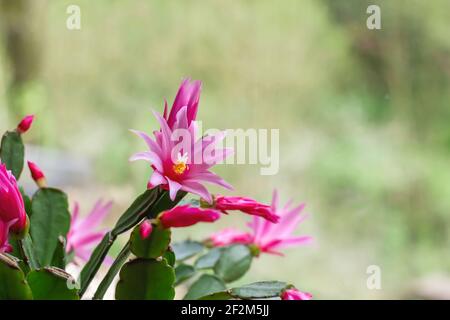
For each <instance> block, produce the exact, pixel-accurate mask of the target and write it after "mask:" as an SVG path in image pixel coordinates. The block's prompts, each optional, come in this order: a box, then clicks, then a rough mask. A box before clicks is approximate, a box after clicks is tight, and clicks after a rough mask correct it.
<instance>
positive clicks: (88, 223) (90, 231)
mask: <svg viewBox="0 0 450 320" xmlns="http://www.w3.org/2000/svg"><path fill="white" fill-rule="evenodd" d="M111 207H112V202H107V203H105V204H103V203H102V201H101V200H100V201H97V202H96V204H95V205H94V208H93V209H92V210H91V212H90V213H89V214H88V215H87V216H85V217H80V215H79V211H80V208H79V205H78V203H75V207H74V209H73V213H72V219H71V222H70V230H69V232H68V234H67V245H66V251H67V252H68V253H71V252H73V253H74V256H75V261H74V262H75V263H77V264H79V262H80V260H81V261H88V260H89V257H90V255H91V253H92V250H93V249H94V247H95V246H96V245H97V244H98V243H99V242H100V240H101V239H102V238H103V236H104V235H105V233H106V230H100V229H99V227H100V225H101V224H102V222H103V220H104V219H105V218H106V216H107V215H108V214H109V212H110V210H111Z"/></svg>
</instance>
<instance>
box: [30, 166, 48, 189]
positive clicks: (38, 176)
mask: <svg viewBox="0 0 450 320" xmlns="http://www.w3.org/2000/svg"><path fill="white" fill-rule="evenodd" d="M28 168H29V169H30V172H31V177H32V178H33V180H34V182H36V184H37V185H38V186H39V188H45V187H46V186H47V181H46V179H45V175H44V173H43V172H42V170H41V169H40V168H39V167H38V166H37V165H36V164H35V163H34V162H31V161H28Z"/></svg>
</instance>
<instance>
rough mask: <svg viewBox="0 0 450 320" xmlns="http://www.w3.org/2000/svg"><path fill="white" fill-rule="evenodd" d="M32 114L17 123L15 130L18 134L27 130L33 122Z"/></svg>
mask: <svg viewBox="0 0 450 320" xmlns="http://www.w3.org/2000/svg"><path fill="white" fill-rule="evenodd" d="M33 120H34V115H28V116H25V117H24V118H23V119H22V120H21V121H20V123H19V124H18V125H17V132H19V133H20V134H22V133H25V132H27V131H28V130H29V129H30V127H31V124H32V123H33Z"/></svg>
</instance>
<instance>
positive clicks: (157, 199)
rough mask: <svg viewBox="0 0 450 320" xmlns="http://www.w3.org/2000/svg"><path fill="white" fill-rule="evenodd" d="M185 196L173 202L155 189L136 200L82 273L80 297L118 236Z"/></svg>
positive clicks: (167, 194)
mask: <svg viewBox="0 0 450 320" xmlns="http://www.w3.org/2000/svg"><path fill="white" fill-rule="evenodd" d="M185 195H186V192H183V191H179V192H178V194H177V197H176V198H175V200H174V201H171V200H170V198H169V192H168V191H166V190H162V189H159V188H155V189H152V190H147V191H145V192H144V193H143V194H141V195H140V196H139V197H138V198H136V200H135V201H134V202H133V204H132V205H131V206H130V207H129V208H128V209H127V210H126V211H125V212H124V214H123V215H122V216H121V217H120V218H119V220H118V221H117V223H116V225H115V227H114V228H113V229H112V230H111V231H110V232H108V233H107V234H106V235H105V236H104V237H103V239H102V241H101V242H100V244H99V245H98V246H97V248H95V250H94V252H93V253H92V255H91V257H90V259H89V261H88V262H87V264H86V265H85V266H84V268H83V270H82V271H81V274H80V279H79V280H80V283H81V288H80V297H82V296H83V294H84V293H85V292H86V290H87V288H88V287H89V284H90V283H91V281H92V279H94V276H95V275H96V273H97V272H98V269H100V266H101V264H102V263H103V260H104V259H105V257H106V255H107V254H108V251H109V249H110V248H111V246H112V245H113V243H114V241H115V240H116V238H117V236H119V235H120V234H122V233H124V232H126V231H128V230H130V229H131V228H133V227H135V226H136V225H137V224H139V223H140V222H141V221H142V220H143V219H144V218H154V217H156V216H157V215H158V214H159V213H160V212H162V211H164V210H168V209H171V208H173V207H174V206H176V205H177V204H178V202H180V200H181V199H182V198H183V197H184V196H185Z"/></svg>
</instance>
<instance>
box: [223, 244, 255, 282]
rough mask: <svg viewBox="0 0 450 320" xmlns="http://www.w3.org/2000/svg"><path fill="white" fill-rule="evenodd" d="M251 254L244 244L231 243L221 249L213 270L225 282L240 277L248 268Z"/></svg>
mask: <svg viewBox="0 0 450 320" xmlns="http://www.w3.org/2000/svg"><path fill="white" fill-rule="evenodd" d="M252 260H253V255H252V253H251V251H250V249H249V248H248V247H247V246H245V245H240V244H238V245H233V246H229V247H226V248H224V249H223V252H222V254H221V255H220V258H219V260H218V261H217V263H216V264H215V266H214V272H215V274H216V275H217V276H219V277H220V278H222V279H223V280H224V281H225V282H232V281H235V280H237V279H239V278H241V277H242V276H243V275H244V274H245V273H246V272H247V271H248V270H249V268H250V266H251V264H252Z"/></svg>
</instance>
